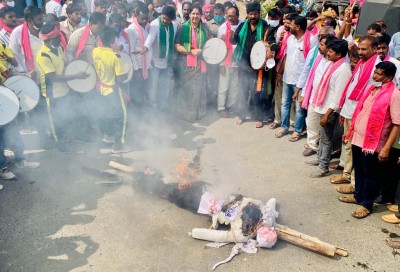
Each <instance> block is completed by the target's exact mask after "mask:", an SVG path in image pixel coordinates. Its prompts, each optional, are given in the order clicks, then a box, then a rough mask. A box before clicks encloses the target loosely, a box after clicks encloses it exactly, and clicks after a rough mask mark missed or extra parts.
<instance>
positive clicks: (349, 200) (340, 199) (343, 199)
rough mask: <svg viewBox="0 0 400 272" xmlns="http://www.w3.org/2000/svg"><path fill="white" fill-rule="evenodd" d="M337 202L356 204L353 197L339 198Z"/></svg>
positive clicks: (344, 196)
mask: <svg viewBox="0 0 400 272" xmlns="http://www.w3.org/2000/svg"><path fill="white" fill-rule="evenodd" d="M339 201H341V202H344V203H352V204H357V203H358V202H357V200H356V199H355V197H354V196H353V195H343V196H339Z"/></svg>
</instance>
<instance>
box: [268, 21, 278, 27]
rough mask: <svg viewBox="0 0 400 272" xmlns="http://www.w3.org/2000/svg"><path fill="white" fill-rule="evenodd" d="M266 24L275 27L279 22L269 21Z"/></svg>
mask: <svg viewBox="0 0 400 272" xmlns="http://www.w3.org/2000/svg"><path fill="white" fill-rule="evenodd" d="M268 24H269V25H270V26H272V27H277V26H278V25H279V20H269V21H268Z"/></svg>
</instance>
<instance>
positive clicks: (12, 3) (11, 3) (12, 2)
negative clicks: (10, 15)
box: [7, 1, 15, 8]
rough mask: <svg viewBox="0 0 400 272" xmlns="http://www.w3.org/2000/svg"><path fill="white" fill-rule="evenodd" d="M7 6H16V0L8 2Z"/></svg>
mask: <svg viewBox="0 0 400 272" xmlns="http://www.w3.org/2000/svg"><path fill="white" fill-rule="evenodd" d="M7 6H9V7H12V8H13V7H14V6H15V2H14V1H11V2H7Z"/></svg>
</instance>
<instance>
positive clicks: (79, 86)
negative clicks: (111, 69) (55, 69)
mask: <svg viewBox="0 0 400 272" xmlns="http://www.w3.org/2000/svg"><path fill="white" fill-rule="evenodd" d="M79 72H85V73H86V74H89V77H88V78H85V79H74V80H69V81H67V85H68V86H69V87H70V88H71V89H72V90H74V91H76V92H79V93H87V92H90V91H91V90H93V89H94V88H95V87H96V82H97V74H96V71H95V70H94V68H93V66H92V65H90V64H89V63H87V62H86V61H83V60H74V61H72V62H71V63H70V64H68V65H67V67H65V71H64V74H65V75H66V76H70V75H75V74H77V73H79Z"/></svg>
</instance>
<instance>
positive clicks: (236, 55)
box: [232, 19, 263, 63]
mask: <svg viewBox="0 0 400 272" xmlns="http://www.w3.org/2000/svg"><path fill="white" fill-rule="evenodd" d="M249 25H250V22H249V19H246V21H244V23H243V26H242V29H241V30H240V32H239V43H238V45H237V46H236V49H235V51H234V52H233V56H232V58H233V60H234V61H235V62H236V63H239V62H240V61H241V60H242V55H243V49H244V45H245V43H246V39H247V33H248V31H249ZM262 29H263V25H262V20H261V19H258V23H257V28H256V31H257V41H261V40H262Z"/></svg>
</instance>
